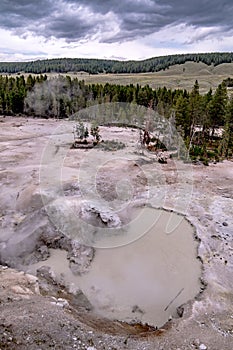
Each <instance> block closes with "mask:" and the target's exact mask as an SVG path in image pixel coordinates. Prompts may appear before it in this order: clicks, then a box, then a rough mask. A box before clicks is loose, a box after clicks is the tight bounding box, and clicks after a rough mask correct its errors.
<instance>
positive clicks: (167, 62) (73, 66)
mask: <svg viewBox="0 0 233 350" xmlns="http://www.w3.org/2000/svg"><path fill="white" fill-rule="evenodd" d="M185 62H202V63H205V64H206V65H208V66H211V65H212V66H214V67H215V66H218V65H220V64H222V63H232V62H233V53H232V52H213V53H199V54H182V55H169V56H160V57H153V58H149V59H146V60H142V61H117V60H102V59H85V58H58V59H47V60H37V61H31V62H0V74H1V73H35V74H44V73H51V72H55V73H68V72H81V71H84V72H87V73H89V74H99V73H118V74H119V73H147V72H158V71H162V70H166V69H168V68H169V67H171V66H174V65H180V64H183V63H185Z"/></svg>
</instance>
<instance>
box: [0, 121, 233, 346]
mask: <svg viewBox="0 0 233 350" xmlns="http://www.w3.org/2000/svg"><path fill="white" fill-rule="evenodd" d="M69 123H70V122H68V121H65V122H64V123H63V126H62V127H61V128H59V129H58V131H57V133H56V132H55V134H56V135H57V136H56V142H57V140H58V139H59V138H60V141H61V147H65V146H66V148H67V150H68V151H67V152H68V153H67V156H66V160H65V162H64V165H63V166H64V169H65V170H66V171H64V174H63V183H64V184H65V187H64V188H63V190H64V195H65V196H67V197H68V198H69V197H70V196H74V195H79V193H78V191H79V189H77V188H76V187H75V186H74V185H73V182H74V176H75V167H74V164H83V165H82V167H83V170H85V171H84V172H86V171H87V173H88V170H89V173H90V174H91V171H93V167H92V166H91V164H90V161H93V159H96V153H95V152H100V153H98V156H99V158H98V161H99V162H101V161H102V162H104V158H103V159H102V158H101V157H102V156H103V154H104V152H103V151H100V150H96V151H94V153H89V154H88V153H84V152H85V151H82V152H83V153H80V152H79V151H78V150H70V151H69V147H68V146H67V145H69V142H72V137H73V136H72V134H70V135H69V133H67V130H68V129H69V125H70V124H69ZM58 125H59V122H56V121H52V120H38V119H37V120H36V119H23V118H1V122H0V128H1V139H0V154H1V160H0V189H1V198H0V215H1V216H0V223H1V226H0V263H1V264H2V266H1V267H0V349H37V350H39V349H49V348H54V349H75V348H76V349H88V350H94V349H97V350H102V349H109V350H110V349H111V350H113V349H119V350H120V349H132V350H135V349H139V350H143V349H144V350H147V349H148V350H149V349H150V350H154V349H160V350H162V349H164V350H170V349H171V350H175V349H177V350H178V349H184V350H186V349H211V350H219V349H226V350H231V349H232V342H233V279H232V271H233V241H232V235H233V162H231V161H224V162H221V163H218V164H211V165H210V166H208V167H205V166H203V165H196V166H194V167H193V168H192V169H191V170H192V179H191V178H190V166H189V165H187V168H185V167H184V168H183V165H182V176H181V177H180V178H179V176H178V178H177V176H176V175H177V174H176V167H177V165H176V164H175V163H174V161H173V160H172V159H168V163H167V164H163V165H161V164H159V163H157V162H156V161H155V160H156V159H155V157H154V156H153V155H152V154H147V153H144V155H143V154H139V152H137V153H135V141H137V139H138V135H137V132H136V131H133V130H130V129H121V130H119V129H118V128H101V133H102V136H103V138H109V139H118V140H121V141H123V142H125V143H126V145H127V148H126V150H124V151H123V150H122V151H117V152H119V153H118V154H119V156H118V157H119V159H122V157H126V153H125V152H127V159H129V160H133V161H134V162H137V164H140V167H141V169H142V170H143V172H144V174H146V178H147V180H148V179H149V180H148V181H149V187H150V188H149V190H150V193H151V194H152V197H153V198H158V197H159V195H160V194H161V193H164V191H165V192H166V198H165V199H164V198H163V199H162V201H161V202H159V203H157V204H158V206H162V207H164V208H165V209H172V210H175V211H177V212H180V213H181V214H185V216H186V217H187V218H188V220H189V221H190V222H191V223H192V224H193V225H194V227H195V229H196V236H197V238H198V239H199V240H200V244H199V248H198V256H199V258H200V259H201V261H202V263H203V272H202V282H203V291H202V293H200V294H199V295H198V296H197V297H196V299H195V300H192V301H190V302H189V303H187V304H186V305H183V308H184V312H183V316H182V317H181V318H177V319H175V318H174V319H172V320H170V321H169V322H168V323H167V324H166V325H164V327H162V329H160V330H155V329H153V328H151V327H147V326H142V325H130V324H124V323H121V322H117V321H108V320H106V319H103V318H100V317H99V316H98V315H95V314H94V313H93V312H92V308H91V305H89V303H88V300H87V299H86V298H85V296H84V295H83V294H82V293H81V292H80V291H78V292H77V291H76V292H75V293H72V291H70V290H67V288H66V287H65V286H64V285H63V283H62V280H59V281H58V280H57V279H56V276H54V274H53V271H50V270H48V269H46V268H41V269H40V270H39V271H38V273H37V277H34V276H31V275H29V274H25V273H24V272H20V270H21V269H24V270H25V266H27V265H30V264H32V263H37V262H38V261H41V260H45V261H46V259H47V258H48V256H49V254H50V249H64V250H66V251H67V252H68V254H69V256H70V257H71V258H72V259H71V260H72V266H71V267H72V268H73V270H74V271H75V269H76V270H77V269H80V268H86V267H87V268H88V263H89V262H90V260H91V259H92V258H93V256H92V253H93V251H92V249H91V248H90V249H89V250H88V249H87V250H82V249H83V248H82V247H80V246H78V247H77V246H75V245H74V244H73V242H72V237H66V236H65V235H64V234H63V233H61V232H60V231H59V230H58V229H57V227H54V226H53V225H52V224H51V223H50V221H49V219H48V211H45V210H44V204H45V203H44V202H43V201H42V200H41V196H40V187H41V185H40V181H39V166H40V163H41V159H42V154H43V150H44V149H45V148H46V145H47V144H48V142H49V137H50V135H51V134H52V133H53V132H54V131H55V129H56V127H57V126H58ZM70 129H71V131H72V128H70ZM53 146H54V149H55V151H56V149H57V152H58V154H59V147H60V146H59V147H58V148H56V147H57V145H56V144H55V145H53ZM54 149H52V151H53V150H54ZM84 155H85V156H84ZM108 157H109V156H108ZM54 159H55V153H54ZM52 161H53V158H51V162H52ZM82 161H84V163H82ZM93 164H94V161H93V162H92V165H93ZM104 164H106V165H105V166H106V169H107V170H108V172H109V174H112V176H113V175H114V174H115V176H116V174H118V176H120V175H121V174H122V173H121V171H123V172H124V171H126V170H127V169H126V168H125V167H120V166H118V168H117V169H116V168H114V164H112V163H111V152H110V157H109V158H107V163H104ZM93 166H94V165H93ZM94 169H95V166H94ZM106 169H105V170H106ZM186 169H187V170H186ZM188 169H189V170H188ZM128 170H129V171H128V173H129V174H130V178H131V179H132V183H133V184H135V188H136V190H135V192H133V195H134V196H135V198H134V197H133V199H135V201H143V199H144V197H145V196H146V195H147V191H148V183H147V181H146V180H145V178H144V175H143V174H141V173H140V172H139V170H138V167H135V166H134V167H132V166H131V163H129V169H128ZM152 170H153V172H154V173H156V174H157V177H156V179H154V178H153V179H151V178H150V176H151V172H152ZM52 176H53V174H51V178H52ZM51 178H48V179H47V180H48V182H47V183H46V186H47V188H43V190H47V192H46V191H45V192H46V196H47V197H46V201H48V202H49V203H50V202H53V201H54V198H55V197H57V196H58V194H57V193H55V192H56V189H54V188H50V185H51V184H52V183H53V181H52V182H51ZM83 179H84V182H85V188H84V189H83V191H84V192H85V191H86V192H85V193H84V192H83V195H86V196H87V197H88V195H90V193H89V191H90V190H89V185H90V184H91V182H92V180H93V179H92V177H91V175H90V176H89V177H87V178H86V177H84V178H83ZM55 180H56V179H55ZM72 181H73V182H72ZM113 181H115V180H114V179H113V180H112V181H111V177H107V176H106V171H103V172H102V173H101V172H100V173H99V176H97V189H98V191H100V193H101V195H102V196H105V197H106V198H107V199H109V200H112V199H114V198H108V196H110V197H111V196H113V197H114V195H115V194H114V193H112V183H113ZM55 183H56V181H55ZM191 183H192V186H191V187H192V191H191V192H190V186H188V187H185V186H186V185H190V184H191ZM178 189H179V191H178ZM48 190H49V192H48ZM182 190H186V197H187V196H188V201H187V198H183V197H182V196H183V195H184V192H182ZM54 193H55V194H54ZM150 200H151V199H150ZM150 200H149V201H150ZM46 203H47V202H46ZM182 203H185V205H183V206H182ZM153 204H156V203H153ZM52 208H53V210H54V208H55V209H56V210H57V212H56V213H57V214H56V213H55V214H56V215H57V216H55V217H58V216H59V213H60V212H61V210H62V208H63V207H62V203H61V202H59V201H58V202H56V205H54V206H52ZM53 213H54V211H53ZM55 214H54V215H55ZM123 219H124V218H123ZM125 219H127V218H125ZM80 256H82V259H84V262H83V261H82V259H81V261H80V259H79V258H80ZM83 257H84V258H83ZM45 265H46V262H45ZM204 286H205V288H204Z"/></svg>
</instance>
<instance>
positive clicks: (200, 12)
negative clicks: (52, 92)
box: [0, 0, 233, 42]
mask: <svg viewBox="0 0 233 350" xmlns="http://www.w3.org/2000/svg"><path fill="white" fill-rule="evenodd" d="M232 16H233V3H232V0H222V1H219V0H211V1H210V0H195V1H194V0H193V1H192V2H189V1H187V0H121V1H120V0H57V1H55V0H40V1H38V0H1V2H0V27H1V28H5V29H9V30H12V31H14V33H15V32H17V33H18V34H20V35H22V34H24V33H28V32H31V33H33V34H35V35H41V36H43V37H45V38H49V37H55V38H63V39H65V40H66V41H67V42H75V41H79V40H85V39H88V38H92V37H93V36H95V35H98V39H99V40H100V41H103V42H114V41H125V40H130V39H133V38H138V37H143V36H146V35H149V34H152V33H154V32H157V31H159V30H160V29H162V28H164V27H166V26H168V25H176V24H181V23H184V24H187V25H193V26H194V27H206V28H212V27H215V28H214V29H213V35H217V33H221V32H226V30H231V29H233V21H232ZM113 22H114V23H115V26H116V28H118V29H117V30H115V31H114V30H112V26H113ZM216 28H218V30H216ZM106 32H108V35H106ZM205 35H208V36H210V35H211V31H206V34H202V37H203V39H204V37H205ZM193 40H196V39H195V38H194V39H193Z"/></svg>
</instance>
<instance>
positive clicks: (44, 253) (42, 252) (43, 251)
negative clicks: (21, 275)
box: [37, 245, 50, 261]
mask: <svg viewBox="0 0 233 350" xmlns="http://www.w3.org/2000/svg"><path fill="white" fill-rule="evenodd" d="M37 251H38V253H39V256H40V260H42V261H44V260H47V259H48V258H49V257H50V252H49V249H48V247H47V246H46V245H42V246H41V247H39V248H38V249H37Z"/></svg>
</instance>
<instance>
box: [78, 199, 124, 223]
mask: <svg viewBox="0 0 233 350" xmlns="http://www.w3.org/2000/svg"><path fill="white" fill-rule="evenodd" d="M81 217H82V218H83V219H87V220H88V221H89V220H90V223H92V224H93V223H95V224H96V226H100V225H101V224H102V225H103V227H105V226H107V227H110V228H116V227H119V226H120V225H121V220H120V218H119V216H118V215H117V214H116V213H114V212H112V211H111V210H109V209H107V208H104V207H102V206H101V205H99V204H98V203H88V202H86V203H83V205H82V207H81Z"/></svg>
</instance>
